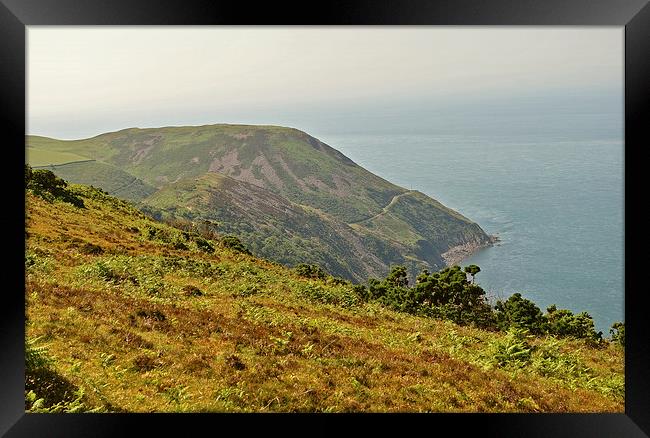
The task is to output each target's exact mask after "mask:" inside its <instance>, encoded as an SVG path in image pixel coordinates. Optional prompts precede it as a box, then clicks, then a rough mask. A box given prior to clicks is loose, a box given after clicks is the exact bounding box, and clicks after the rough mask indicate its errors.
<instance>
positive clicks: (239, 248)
mask: <svg viewBox="0 0 650 438" xmlns="http://www.w3.org/2000/svg"><path fill="white" fill-rule="evenodd" d="M221 243H222V245H223V246H225V247H226V248H230V249H232V250H234V251H236V252H240V253H243V254H248V255H251V253H250V251H249V250H248V249H247V248H246V247H245V246H244V244H243V243H242V242H241V240H239V238H237V237H236V236H224V237H222V238H221Z"/></svg>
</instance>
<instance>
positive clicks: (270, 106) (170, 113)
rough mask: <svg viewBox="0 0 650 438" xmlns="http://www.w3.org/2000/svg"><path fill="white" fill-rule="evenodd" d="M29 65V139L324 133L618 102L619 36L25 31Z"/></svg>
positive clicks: (370, 30) (462, 30)
mask: <svg viewBox="0 0 650 438" xmlns="http://www.w3.org/2000/svg"><path fill="white" fill-rule="evenodd" d="M27 68H28V77H27V80H28V83H27V93H28V94H27V105H28V107H27V108H28V109H27V110H28V132H29V133H31V134H40V135H47V136H52V137H57V138H81V137H89V136H93V135H96V134H99V133H102V132H106V131H111V130H118V129H123V128H126V127H133V126H138V127H148V126H166V125H197V124H209V123H221V122H228V123H268V124H287V123H290V122H294V123H300V121H301V120H305V122H304V123H305V124H307V125H310V124H311V125H314V124H315V125H314V126H316V125H318V123H317V120H330V121H331V120H335V115H336V114H338V115H339V117H340V115H341V114H346V116H345V119H346V120H347V121H350V120H351V121H352V122H354V120H353V119H354V117H355V114H359V113H368V114H370V113H373V111H374V112H377V113H381V112H382V111H385V110H386V109H387V108H391V107H393V108H408V107H409V105H412V106H413V107H415V106H419V107H420V108H422V107H428V106H431V107H434V106H436V105H438V106H439V107H444V106H445V105H446V106H448V107H454V105H455V106H456V108H457V109H458V107H459V106H460V107H462V105H466V104H468V103H472V105H479V106H480V105H482V104H483V103H485V102H489V103H491V104H494V102H497V101H501V102H507V101H509V100H510V99H512V100H513V101H516V100H517V99H524V98H525V99H529V100H530V99H531V98H532V99H535V98H537V99H542V100H544V99H546V103H547V104H548V102H551V103H552V102H553V96H558V98H564V99H565V101H569V102H570V101H575V100H576V99H575V98H573V97H572V96H578V97H579V99H582V100H585V99H586V100H585V101H590V99H591V101H593V99H596V101H598V99H599V96H602V95H607V96H609V97H611V98H613V100H614V101H617V100H622V95H623V94H622V93H623V27H456V26H442V27H440V26H438V27H436V26H432V27H311V26H310V27H56V26H29V27H28V29H27ZM621 104H622V102H621ZM594 105H595V106H594V107H596V106H598V105H600V104H594ZM547 106H548V105H547ZM552 107H553V105H552V104H551V105H550V107H549V108H552ZM621 108H622V106H621ZM373 114H374V113H373ZM309 115H311V116H309ZM366 115H367V114H366ZM301 117H302V118H301ZM309 117H311V118H309ZM328 117H329V119H328ZM296 127H298V128H304V127H301V126H296Z"/></svg>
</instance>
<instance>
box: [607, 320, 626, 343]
mask: <svg viewBox="0 0 650 438" xmlns="http://www.w3.org/2000/svg"><path fill="white" fill-rule="evenodd" d="M609 333H610V334H611V335H612V342H616V343H618V344H620V345H622V346H623V347H625V324H624V323H622V322H620V321H619V322H615V323H614V324H612V328H611V329H609Z"/></svg>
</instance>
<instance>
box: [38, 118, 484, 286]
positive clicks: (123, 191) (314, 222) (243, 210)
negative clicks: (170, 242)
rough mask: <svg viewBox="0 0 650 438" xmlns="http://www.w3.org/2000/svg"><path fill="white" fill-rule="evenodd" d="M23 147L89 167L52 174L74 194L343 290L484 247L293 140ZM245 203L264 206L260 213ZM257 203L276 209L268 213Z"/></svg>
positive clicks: (428, 204)
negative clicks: (118, 204)
mask: <svg viewBox="0 0 650 438" xmlns="http://www.w3.org/2000/svg"><path fill="white" fill-rule="evenodd" d="M27 146H28V148H29V151H43V150H46V151H48V153H50V154H77V155H79V156H84V157H88V158H89V159H92V160H96V161H89V162H81V163H72V164H65V165H62V166H55V167H52V170H53V171H54V172H55V173H57V174H58V175H60V176H61V177H63V178H66V179H67V180H69V181H71V182H76V183H84V184H91V185H94V186H97V187H101V188H103V189H104V190H106V191H107V192H109V193H111V194H114V195H116V196H120V197H123V198H125V199H131V200H138V201H140V202H141V207H142V208H143V209H144V210H147V211H150V212H152V213H156V212H157V211H162V212H164V214H167V215H169V214H176V215H182V216H184V217H186V218H190V219H192V220H210V221H213V222H217V223H218V224H219V225H218V227H221V228H217V229H216V231H220V232H229V233H233V234H236V235H238V236H239V237H240V238H241V239H242V240H243V241H245V243H246V244H247V245H248V246H249V247H250V248H251V249H252V250H253V252H254V253H255V254H258V255H260V256H263V257H267V258H272V259H274V260H278V261H280V262H282V263H285V264H288V265H292V264H295V263H297V261H298V260H301V261H304V262H308V263H317V264H321V265H322V266H323V267H324V268H325V269H326V270H328V271H329V272H332V273H334V274H336V275H340V276H343V277H345V278H348V279H353V280H360V279H363V278H367V277H368V276H383V275H386V274H387V273H388V271H389V268H390V266H391V264H395V263H402V264H407V265H408V267H409V273H410V277H411V279H413V278H415V275H416V273H417V272H418V271H419V270H420V269H421V268H423V267H426V268H430V269H440V268H442V267H444V265H445V259H444V258H443V254H445V253H447V252H448V251H450V250H451V249H453V248H454V247H457V246H459V245H470V246H471V247H475V248H480V247H483V246H487V245H490V244H491V240H490V238H489V236H487V235H486V234H485V232H484V231H483V230H482V229H481V228H480V227H479V226H478V225H477V224H475V223H473V222H472V221H470V220H469V219H467V218H465V217H464V216H462V215H461V214H459V213H458V212H455V211H452V210H450V209H448V208H446V207H444V206H443V205H442V204H440V203H439V202H437V201H435V200H433V199H431V198H429V197H428V196H426V195H424V194H422V193H419V192H413V191H409V190H406V189H404V188H402V187H399V186H396V185H394V184H392V183H390V182H388V181H386V180H384V179H382V178H380V177H378V176H376V175H374V174H372V173H370V172H368V171H367V170H365V169H363V168H362V167H360V166H358V165H356V164H355V163H354V162H352V161H351V160H350V159H349V158H347V157H345V156H344V155H343V154H341V153H340V152H338V151H337V150H335V149H333V148H332V147H330V146H328V145H326V144H324V143H322V142H321V141H319V140H318V139H316V138H314V137H311V136H310V135H308V134H306V133H304V132H301V131H298V130H296V129H292V128H284V127H277V126H249V125H207V126H189V127H167V128H151V129H138V128H131V129H125V130H122V131H117V132H113V133H107V134H102V135H99V136H96V137H93V138H89V139H84V140H75V141H58V140H54V139H48V138H45V137H33V136H28V137H27ZM31 155H33V156H35V157H36V156H38V154H33V153H32V154H31ZM28 160H31V158H30V154H28ZM215 175H216V176H215ZM223 177H228V178H229V179H228V181H229V183H228V184H223V183H222V182H223V181H225V180H224V179H223ZM130 181H132V182H133V183H132V184H131V185H129V184H130ZM125 187H126V188H125ZM248 198H251V199H254V200H257V201H259V202H256V203H255V205H256V207H255V208H248V207H247V206H246V203H247V199H248ZM264 199H268V200H273V203H274V204H276V205H277V206H282V208H276V209H275V210H273V209H269V208H266V207H265V206H264V205H263V204H264ZM285 214H286V215H288V216H286V217H284V215H285ZM234 217H236V218H237V221H233V220H232V218H234ZM298 218H299V219H298ZM306 223H309V226H306V227H305V226H304V224H306ZM274 248H275V250H274Z"/></svg>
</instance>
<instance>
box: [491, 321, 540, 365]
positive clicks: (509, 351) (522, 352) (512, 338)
mask: <svg viewBox="0 0 650 438" xmlns="http://www.w3.org/2000/svg"><path fill="white" fill-rule="evenodd" d="M527 337H528V330H526V329H521V328H517V327H512V328H510V329H509V330H508V333H507V334H506V336H505V337H503V338H502V339H497V340H496V341H493V342H492V343H491V344H490V346H489V350H488V351H489V352H490V355H489V356H488V358H487V363H488V364H492V365H496V366H498V367H514V368H522V367H524V366H526V365H528V363H530V360H531V353H532V347H531V346H530V345H529V344H528V342H527V340H526V338H527Z"/></svg>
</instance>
